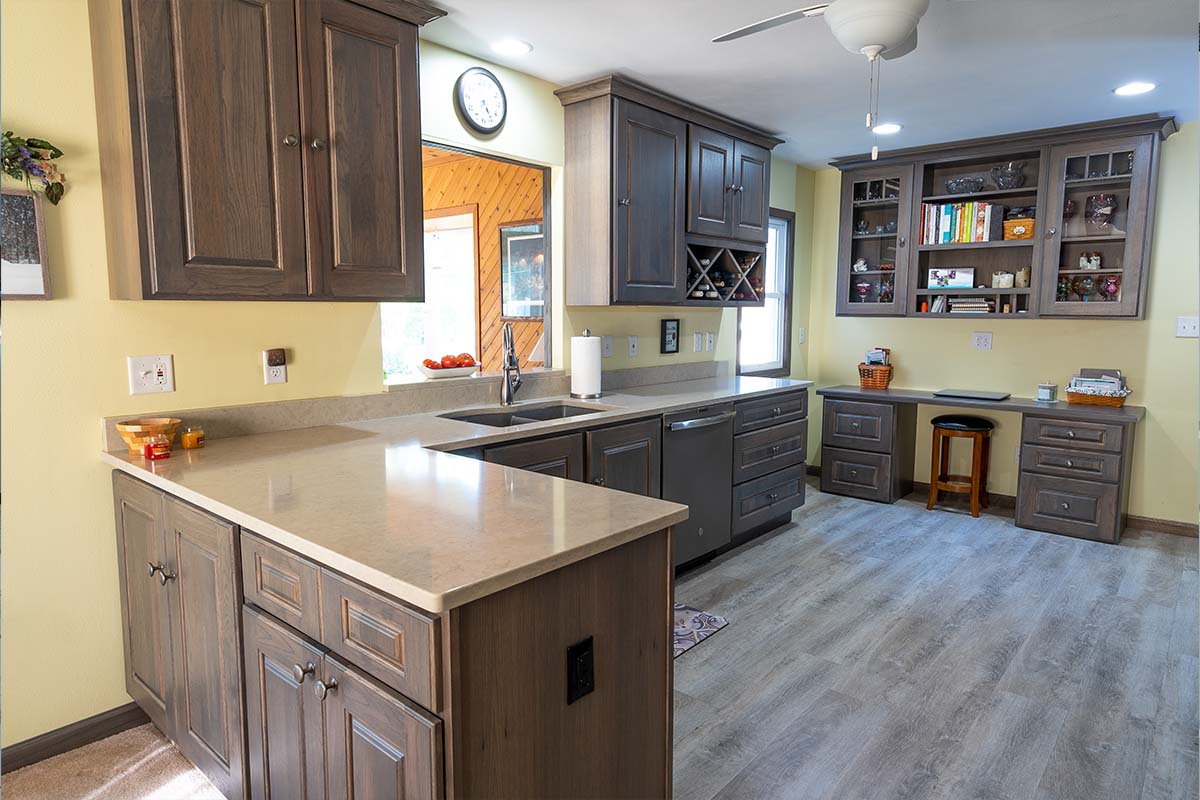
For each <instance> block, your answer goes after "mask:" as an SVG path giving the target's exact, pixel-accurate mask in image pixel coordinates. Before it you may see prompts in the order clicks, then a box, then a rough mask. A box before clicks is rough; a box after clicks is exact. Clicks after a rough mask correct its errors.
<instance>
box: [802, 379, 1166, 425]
mask: <svg viewBox="0 0 1200 800" xmlns="http://www.w3.org/2000/svg"><path fill="white" fill-rule="evenodd" d="M816 394H818V395H820V396H822V397H834V398H844V399H847V400H868V399H869V400H874V401H877V402H881V403H917V404H920V403H924V404H926V405H938V406H950V407H956V408H978V409H981V410H985V411H1000V412H1005V413H1010V414H1040V415H1042V416H1047V417H1064V418H1072V417H1073V418H1075V419H1090V420H1097V421H1102V422H1114V423H1118V424H1124V423H1130V422H1140V421H1141V420H1143V419H1145V418H1146V408H1145V406H1136V405H1132V406H1131V405H1127V406H1093V405H1088V404H1086V403H1068V402H1067V401H1065V400H1059V401H1057V402H1047V401H1043V400H1036V399H1034V398H1032V397H1008V398H1005V399H1004V400H974V399H971V398H969V397H935V396H934V395H933V392H932V391H930V390H928V389H904V388H900V387H895V388H890V387H889V388H887V389H863V388H861V387H858V386H851V385H849V384H842V385H838V386H825V387H822V388H819V389H817V390H816ZM1010 403H1011V404H1012V405H1011V406H1009V405H1007V404H1010Z"/></svg>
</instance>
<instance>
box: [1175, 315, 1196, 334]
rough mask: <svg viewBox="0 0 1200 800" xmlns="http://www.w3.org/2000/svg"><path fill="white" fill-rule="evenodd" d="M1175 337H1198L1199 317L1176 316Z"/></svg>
mask: <svg viewBox="0 0 1200 800" xmlns="http://www.w3.org/2000/svg"><path fill="white" fill-rule="evenodd" d="M1175 337H1176V338H1178V339H1200V317H1176V318H1175Z"/></svg>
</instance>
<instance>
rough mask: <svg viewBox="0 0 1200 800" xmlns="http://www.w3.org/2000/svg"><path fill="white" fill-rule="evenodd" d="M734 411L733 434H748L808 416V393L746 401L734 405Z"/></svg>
mask: <svg viewBox="0 0 1200 800" xmlns="http://www.w3.org/2000/svg"><path fill="white" fill-rule="evenodd" d="M734 411H735V412H736V413H737V416H736V418H735V419H734V421H733V432H734V433H749V432H750V431H757V430H761V429H762V428H769V427H771V426H772V425H781V424H783V423H785V422H794V421H796V420H798V419H804V418H805V417H807V416H808V391H807V390H805V389H801V390H799V391H796V392H788V393H786V394H778V395H775V396H774V397H764V398H763V399H762V400H746V401H744V402H741V403H738V404H737V405H735V406H734Z"/></svg>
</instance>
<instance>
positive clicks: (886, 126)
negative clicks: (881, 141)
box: [871, 122, 904, 136]
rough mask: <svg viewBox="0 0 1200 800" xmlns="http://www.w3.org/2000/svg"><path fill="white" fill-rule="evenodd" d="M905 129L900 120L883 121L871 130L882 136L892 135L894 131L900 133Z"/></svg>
mask: <svg viewBox="0 0 1200 800" xmlns="http://www.w3.org/2000/svg"><path fill="white" fill-rule="evenodd" d="M903 129H904V126H903V125H901V124H900V123H898V122H881V123H879V124H878V125H876V126H875V127H874V128H872V129H871V130H872V131H874V132H875V133H878V134H879V135H880V136H891V135H892V134H893V133H899V132H900V131H901V130H903Z"/></svg>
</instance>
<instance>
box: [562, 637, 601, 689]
mask: <svg viewBox="0 0 1200 800" xmlns="http://www.w3.org/2000/svg"><path fill="white" fill-rule="evenodd" d="M593 648H594V645H593V644H592V637H591V636H589V637H587V638H586V639H584V640H583V641H582V642H576V643H575V644H573V645H571V646H570V647H568V648H567V705H571V703H574V702H575V701H576V700H578V699H579V698H581V697H584V696H586V695H589V694H591V693H592V691H593V690H595V688H596V659H595V655H594V653H595V651H594V649H593Z"/></svg>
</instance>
